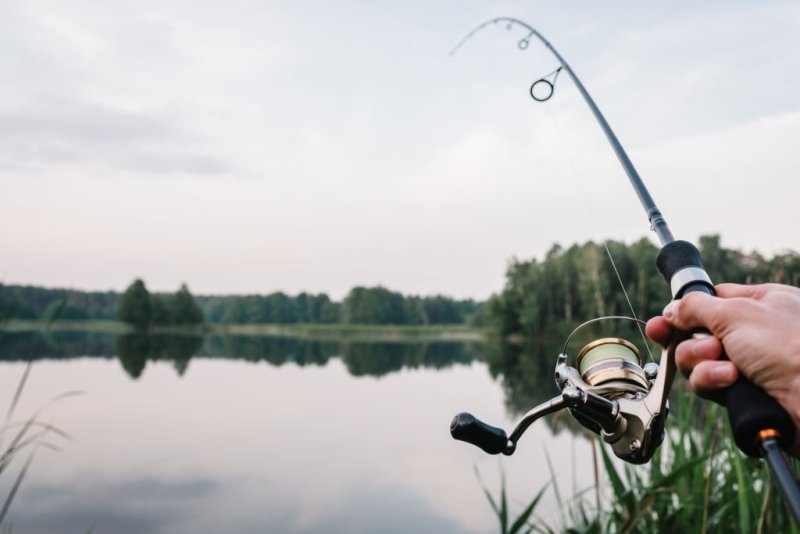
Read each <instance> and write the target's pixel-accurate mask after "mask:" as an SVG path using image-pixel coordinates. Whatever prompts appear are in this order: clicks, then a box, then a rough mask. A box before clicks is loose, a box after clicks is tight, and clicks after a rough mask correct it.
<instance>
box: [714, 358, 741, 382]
mask: <svg viewBox="0 0 800 534" xmlns="http://www.w3.org/2000/svg"><path fill="white" fill-rule="evenodd" d="M709 374H710V377H711V380H713V381H714V383H715V384H717V385H718V386H727V385H729V384H731V383H732V382H733V379H734V378H735V376H736V369H735V368H734V366H733V364H732V363H729V362H719V363H717V364H716V365H714V367H712V368H711V372H710V373H709Z"/></svg>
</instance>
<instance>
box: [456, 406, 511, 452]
mask: <svg viewBox="0 0 800 534" xmlns="http://www.w3.org/2000/svg"><path fill="white" fill-rule="evenodd" d="M450 435H451V436H453V439H457V440H459V441H466V442H467V443H471V444H473V445H475V446H476V447H480V448H481V449H483V450H484V451H485V452H487V453H489V454H499V453H501V452H502V453H505V451H506V448H507V446H508V437H507V436H506V431H505V430H503V429H502V428H497V427H495V426H491V425H487V424H486V423H484V422H483V421H481V420H480V419H478V418H476V417H475V416H474V415H472V414H469V413H466V412H464V413H460V414H458V415H456V416H455V417H453V421H452V422H451V423H450Z"/></svg>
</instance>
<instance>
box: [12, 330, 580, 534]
mask: <svg viewBox="0 0 800 534" xmlns="http://www.w3.org/2000/svg"><path fill="white" fill-rule="evenodd" d="M488 351H489V349H488V347H487V346H486V345H484V344H480V343H472V344H466V343H451V342H448V343H428V344H422V343H416V344H415V343H406V344H399V343H397V344H391V343H346V342H338V343H337V342H331V343H320V342H312V341H304V340H297V339H288V338H271V337H256V336H250V337H220V336H209V337H206V338H190V337H175V336H172V337H166V336H161V337H155V338H146V337H136V336H120V337H115V336H112V335H104V334H86V333H74V332H73V333H59V332H52V333H48V334H40V333H16V334H3V335H2V337H0V395H2V396H0V403H2V404H0V407H2V408H1V409H2V410H3V411H5V406H8V405H9V404H10V403H11V399H12V397H13V395H14V392H15V390H16V388H17V385H18V383H19V381H20V379H21V377H22V376H23V373H24V371H25V368H26V365H27V363H26V362H27V360H29V359H30V360H31V361H33V364H32V367H31V370H30V376H29V378H28V381H27V384H26V385H25V388H24V391H23V393H22V395H21V399H20V402H19V406H18V407H17V410H16V414H15V418H14V419H15V420H21V419H25V418H27V417H29V416H31V415H32V414H33V413H34V412H35V411H36V410H37V409H39V408H40V407H41V406H43V405H44V404H45V403H46V402H47V401H48V400H49V399H52V398H53V397H55V396H57V395H59V394H62V393H65V392H69V391H76V390H78V391H81V392H82V393H81V394H80V395H78V396H73V397H68V398H63V399H60V400H58V401H56V402H55V403H53V404H52V405H50V406H48V407H47V408H45V410H44V411H43V413H42V415H41V417H40V419H41V420H43V421H47V422H49V423H52V424H53V425H55V426H57V427H58V428H60V429H62V430H63V431H65V432H67V433H68V434H69V435H70V436H71V438H72V439H71V440H66V439H62V438H60V437H59V436H56V435H51V436H50V437H49V438H48V441H50V442H51V443H53V444H56V445H57V446H58V447H59V449H60V450H58V451H52V450H47V449H43V448H41V449H39V450H38V452H37V453H36V456H35V458H34V460H33V462H32V464H31V467H30V469H29V471H28V473H27V475H26V476H25V479H24V480H23V482H22V485H21V487H20V490H19V492H18V494H17V496H16V499H15V501H14V503H13V505H12V507H11V512H10V517H11V520H12V522H13V532H15V533H17V532H19V533H38V532H48V533H49V532H66V533H72V532H74V533H85V532H87V531H89V530H90V529H91V531H92V532H93V533H103V532H110V533H115V534H124V533H134V532H135V533H139V532H155V533H167V532H170V533H174V532H300V533H313V532H325V533H331V532H333V533H336V532H342V533H344V532H348V533H352V532H398V533H399V532H403V533H407V532H465V533H471V532H496V531H497V530H498V528H497V520H496V518H495V516H494V513H493V511H492V509H491V507H490V505H489V503H488V502H487V500H486V497H485V495H484V494H483V490H482V489H481V483H480V482H479V480H478V479H477V478H476V473H475V471H476V470H477V471H478V472H479V473H480V476H481V478H482V479H483V483H484V484H486V486H487V487H488V488H489V490H490V491H491V492H492V493H493V494H494V495H498V494H499V488H500V482H499V480H500V473H501V470H505V471H506V477H507V488H508V492H509V498H510V501H511V508H512V510H515V511H518V510H520V509H521V508H522V507H523V506H524V505H525V504H526V503H527V501H529V500H530V499H531V498H532V497H533V496H534V495H535V494H536V492H537V491H538V490H539V489H540V488H542V487H543V485H545V484H546V483H547V482H548V481H549V480H550V478H551V473H550V469H549V468H548V466H547V460H546V455H549V457H550V460H551V462H552V465H553V469H554V471H555V474H556V476H557V478H558V485H559V490H560V491H561V494H562V496H563V497H568V496H569V495H572V494H574V493H575V492H576V491H577V490H581V489H585V488H587V487H589V486H590V485H591V484H592V480H593V478H592V477H593V475H592V459H591V445H590V443H589V441H588V440H587V439H586V438H585V435H584V434H583V433H577V434H576V433H574V432H573V431H572V430H569V429H566V428H561V429H559V430H558V431H557V432H555V433H554V432H552V431H551V429H550V426H549V424H548V423H546V422H545V421H539V422H537V423H536V424H535V425H534V426H533V427H531V429H530V430H529V431H528V433H527V434H526V435H525V437H523V439H522V440H521V441H520V444H519V447H518V450H517V452H516V453H515V454H514V455H513V456H511V457H503V458H497V457H492V456H488V455H486V454H484V453H483V452H482V451H480V450H479V449H477V448H474V447H472V446H470V445H467V444H465V443H461V442H457V441H454V440H453V439H452V438H451V437H450V435H449V423H450V420H451V418H452V417H453V415H454V414H456V413H457V412H461V411H470V412H472V413H474V414H475V415H477V416H478V417H480V418H482V419H484V420H485V421H487V422H489V423H492V424H496V425H498V426H503V427H504V428H506V429H507V430H508V429H510V428H511V427H512V426H513V424H514V421H515V420H516V418H517V417H518V415H519V414H520V413H519V412H520V410H524V409H527V408H530V407H531V406H517V405H519V404H525V403H526V402H529V401H535V402H540V401H541V400H546V399H547V398H549V397H551V396H553V395H554V394H555V393H556V389H555V385H554V384H553V383H552V378H551V376H552V374H551V373H552V359H547V361H543V362H542V364H541V366H537V367H536V368H535V369H529V370H524V369H522V370H519V373H520V374H526V371H527V374H528V375H530V376H528V378H529V379H530V380H527V381H526V380H523V381H521V382H520V381H514V380H512V379H506V378H504V377H503V375H502V374H498V372H497V369H496V368H495V367H493V365H494V364H491V362H492V361H493V360H492V357H491V356H489V355H487V352H488ZM487 356H488V357H487ZM552 358H555V354H553V355H552ZM487 362H489V363H487ZM493 374H495V375H497V378H493V376H492V375H493ZM506 374H509V373H506ZM540 375H541V376H540ZM526 384H527V385H526ZM530 384H533V385H530ZM523 386H524V387H523ZM521 390H525V391H521ZM5 439H8V437H5ZM4 445H5V443H4ZM24 460H25V457H24V456H22V457H18V458H17V459H16V460H15V463H14V464H13V465H12V467H11V469H10V470H8V471H6V472H4V473H2V476H0V502H2V501H1V500H4V499H5V497H6V495H7V494H8V491H9V489H10V487H11V484H12V483H13V479H14V477H15V476H16V473H17V472H18V471H19V469H20V467H21V466H22V464H23V463H24ZM537 510H538V511H539V512H541V515H542V516H543V517H545V518H546V519H547V520H548V521H549V522H550V523H551V524H552V523H557V521H558V513H559V512H558V507H557V506H556V498H555V495H554V492H553V491H552V488H551V489H549V490H548V491H547V493H546V495H545V498H544V499H543V501H542V504H541V505H540V506H539V508H538V509H537Z"/></svg>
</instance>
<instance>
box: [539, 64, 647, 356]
mask: <svg viewBox="0 0 800 534" xmlns="http://www.w3.org/2000/svg"><path fill="white" fill-rule="evenodd" d="M560 70H561V68H559V69H556V70H555V71H553V72H555V73H556V76H558V71H560ZM551 74H552V73H551ZM548 76H550V74H548ZM542 79H544V78H542ZM553 81H554V82H555V78H554V80H553ZM536 83H538V82H534V85H535V84H536ZM532 91H533V86H531V92H532ZM531 96H532V95H531ZM534 100H536V99H535V98H534ZM545 107H546V106H545ZM546 113H547V116H548V117H550V122H551V124H552V126H553V131H554V132H555V139H556V143H558V145H559V148H560V149H561V151H562V152H563V153H564V155H565V156H566V159H567V162H568V163H569V169H570V171H571V172H572V177H573V179H574V180H576V181H577V182H579V185H580V186H581V187H579V188H578V189H580V191H581V199H582V200H583V202H584V203H585V204H586V206H587V207H588V211H589V214H590V215H591V217H592V221H593V222H594V227H595V228H600V221H599V219H598V218H597V213H596V212H595V210H594V203H593V202H591V200H590V199H589V197H588V193H587V190H588V189H587V187H586V186H587V181H586V179H585V178H584V176H583V174H581V173H579V172H578V168H577V167H576V165H575V161H574V160H573V158H572V152H571V150H570V147H569V144H568V143H566V142H565V141H564V138H563V136H562V134H561V129H560V128H559V127H558V123H557V121H556V118H555V114H554V113H553V111H552V110H550V109H546ZM601 239H602V242H603V248H605V250H606V254H607V255H608V259H609V261H610V262H611V267H612V268H613V269H614V275H615V276H616V277H617V282H618V283H619V286H620V288H621V289H622V294H623V295H624V296H625V301H626V302H627V303H628V307H629V308H630V310H631V314H632V315H633V318H634V319H637V321H636V328H637V329H638V330H639V335H640V336H641V337H642V341H643V343H644V346H645V348H646V349H647V354H648V356H649V357H650V361H652V362H654V361H655V358H654V357H653V352H652V351H651V350H650V343H649V342H648V341H647V336H645V335H644V330H643V329H642V325H641V323H639V322H638V319H639V316H638V315H637V313H636V310H635V309H634V306H633V302H632V301H631V299H630V297H629V295H628V291H627V290H626V289H625V284H624V283H623V282H622V277H621V276H620V274H619V269H617V263H616V262H615V261H614V257H613V255H612V254H611V249H609V247H608V240H607V239H605V238H601ZM598 312H599V310H598Z"/></svg>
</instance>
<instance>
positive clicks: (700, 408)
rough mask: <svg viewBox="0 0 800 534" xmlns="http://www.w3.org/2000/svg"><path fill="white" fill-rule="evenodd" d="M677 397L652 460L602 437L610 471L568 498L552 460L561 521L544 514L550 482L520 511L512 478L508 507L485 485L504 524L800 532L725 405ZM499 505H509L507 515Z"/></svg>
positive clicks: (526, 529) (582, 529)
mask: <svg viewBox="0 0 800 534" xmlns="http://www.w3.org/2000/svg"><path fill="white" fill-rule="evenodd" d="M683 389H685V388H683ZM676 399H677V402H676V403H675V404H676V406H675V409H674V410H673V413H672V414H671V415H670V419H669V423H668V428H667V437H666V439H665V443H664V444H663V445H662V446H661V447H660V448H659V450H658V451H657V452H656V454H655V456H654V457H653V459H652V460H651V461H650V462H649V463H648V464H646V465H643V466H634V465H630V464H625V463H624V462H622V461H620V460H617V459H616V458H614V457H613V455H612V454H611V453H610V452H609V449H608V446H607V445H605V444H604V443H602V442H601V441H600V440H595V443H596V444H595V451H596V452H595V454H599V457H600V461H601V463H602V466H603V470H602V474H600V475H598V478H597V480H595V485H594V486H592V487H589V488H586V489H585V490H583V491H580V492H578V493H577V494H576V495H573V496H572V497H571V498H569V499H564V498H562V496H561V493H560V491H559V490H558V484H557V480H556V478H555V475H554V470H553V468H552V466H550V472H551V483H548V485H549V486H552V488H553V491H554V492H555V497H556V501H557V503H558V506H559V509H560V510H559V513H558V518H557V520H555V521H554V520H552V519H544V518H541V517H537V515H536V507H537V505H538V503H539V502H540V500H541V497H542V495H543V493H544V490H545V489H546V488H547V486H545V488H542V489H540V490H539V491H538V492H537V494H536V496H535V498H533V499H532V500H531V501H529V503H528V504H527V505H526V506H524V507H523V510H522V512H521V513H519V514H513V513H511V512H509V511H508V506H507V505H505V506H503V505H502V503H503V502H505V501H506V499H507V498H506V496H505V486H504V481H505V480H504V478H503V479H502V482H501V485H502V486H503V487H502V489H501V497H500V501H501V505H500V506H498V505H497V504H496V503H495V501H493V499H492V497H491V495H490V494H489V492H488V491H487V490H486V488H485V487H484V491H485V492H486V494H487V498H489V500H490V503H492V507H493V510H494V511H495V513H496V514H497V515H498V519H500V520H501V521H500V522H501V529H500V531H501V532H503V533H504V534H505V533H506V532H511V530H509V529H508V528H507V525H509V524H512V525H517V524H518V523H519V522H520V521H521V523H522V525H523V526H518V527H517V530H514V531H513V532H522V533H530V532H542V533H547V534H552V533H556V532H568V533H576V534H577V533H600V532H603V533H606V532H608V533H622V534H627V533H657V532H658V533H661V532H680V531H683V532H687V533H688V532H701V533H706V532H748V533H750V532H753V533H764V532H787V533H797V532H798V529H797V526H796V525H795V524H794V523H793V520H792V517H791V515H790V514H789V513H788V511H787V509H786V507H785V506H784V504H783V502H782V500H781V496H780V494H779V493H778V490H777V488H775V486H774V485H773V483H772V481H771V479H770V474H769V469H768V467H767V465H766V463H764V462H763V461H761V460H757V459H752V458H747V457H745V456H744V455H743V454H742V453H741V452H739V450H738V449H737V448H736V445H735V444H734V442H733V437H732V436H731V433H730V431H729V429H728V422H727V416H726V414H725V412H724V409H723V408H721V407H719V406H717V405H716V404H713V403H710V402H706V401H701V400H698V399H696V398H695V397H694V396H693V395H691V394H689V393H688V392H687V391H680V392H678V395H676ZM548 464H549V458H548ZM498 510H499V511H503V510H505V511H504V512H503V515H504V516H505V517H504V518H502V517H501V514H500V513H499V512H498Z"/></svg>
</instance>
